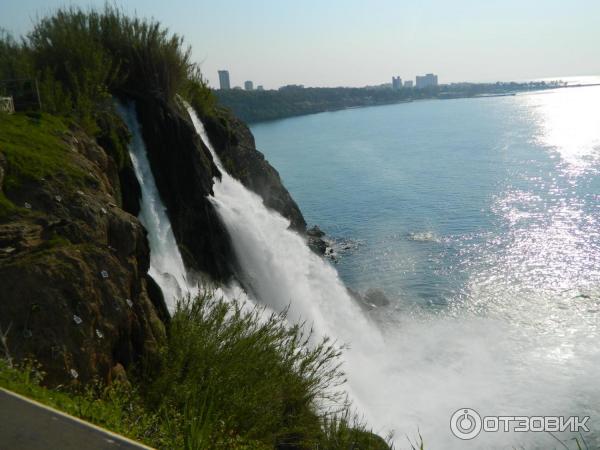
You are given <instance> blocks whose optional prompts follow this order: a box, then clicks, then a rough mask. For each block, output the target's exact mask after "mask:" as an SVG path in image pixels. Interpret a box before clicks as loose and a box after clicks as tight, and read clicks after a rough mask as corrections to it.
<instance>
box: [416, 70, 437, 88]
mask: <svg viewBox="0 0 600 450" xmlns="http://www.w3.org/2000/svg"><path fill="white" fill-rule="evenodd" d="M437 85H438V77H437V75H434V74H432V73H428V74H427V75H423V76H419V75H417V83H416V87H417V89H423V88H426V87H430V86H437Z"/></svg>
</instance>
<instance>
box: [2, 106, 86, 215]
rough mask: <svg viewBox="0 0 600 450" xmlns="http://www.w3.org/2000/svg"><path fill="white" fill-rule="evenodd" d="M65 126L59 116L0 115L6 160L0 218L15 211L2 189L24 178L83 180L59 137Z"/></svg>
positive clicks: (24, 180) (14, 185)
mask: <svg viewBox="0 0 600 450" xmlns="http://www.w3.org/2000/svg"><path fill="white" fill-rule="evenodd" d="M67 130H68V128H67V125H66V124H65V121H64V120H63V119H60V118H58V117H56V116H52V115H49V114H39V115H38V114H35V115H26V114H13V115H8V114H1V115H0V153H2V154H3V155H4V157H5V158H6V162H7V167H6V175H5V179H4V182H3V186H2V190H0V219H2V218H3V217H6V216H8V215H10V214H11V213H13V212H16V211H17V206H16V205H14V204H13V202H12V201H11V200H10V199H9V198H7V196H6V193H7V192H9V191H10V190H12V189H18V188H19V187H21V186H22V185H23V184H24V183H26V182H28V181H34V182H40V181H41V180H42V179H45V178H52V177H58V178H59V179H60V180H61V181H62V182H68V183H77V184H80V183H82V182H83V180H84V178H85V174H84V173H83V172H82V171H81V170H80V169H78V168H77V167H76V166H75V165H74V164H73V163H72V162H71V158H70V156H71V155H70V153H69V149H68V146H67V145H65V142H64V140H63V136H64V134H65V133H66V132H67ZM19 206H22V205H19Z"/></svg>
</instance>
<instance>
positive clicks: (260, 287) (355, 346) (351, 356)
mask: <svg viewBox="0 0 600 450" xmlns="http://www.w3.org/2000/svg"><path fill="white" fill-rule="evenodd" d="M187 109H188V112H189V114H190V117H191V118H192V122H193V124H194V126H195V128H196V131H197V132H198V134H199V136H200V137H201V139H202V141H203V142H204V144H205V145H206V146H207V147H208V149H209V150H210V152H211V154H212V156H213V159H214V161H215V163H216V165H217V166H218V167H219V170H220V171H221V173H222V177H221V180H218V179H215V180H214V181H215V184H214V186H213V190H214V197H211V198H210V201H211V202H212V203H213V205H214V206H215V208H216V210H217V213H218V214H219V216H220V218H221V220H222V221H223V223H224V225H225V226H226V228H227V230H228V231H229V234H230V236H231V239H232V244H233V248H234V252H235V255H236V258H237V260H238V263H239V265H240V267H241V274H240V278H241V280H240V281H241V282H242V284H243V285H244V287H245V288H246V289H247V290H248V291H249V292H248V294H249V295H250V296H251V297H252V298H255V299H257V301H259V302H260V303H262V304H264V305H267V306H268V307H269V308H271V309H273V310H276V311H282V310H284V309H285V308H288V307H289V313H288V318H289V319H290V320H292V321H294V322H300V321H307V323H308V324H309V325H312V327H313V330H314V332H315V334H316V337H323V336H329V337H331V338H333V339H336V340H337V342H338V343H340V344H349V345H350V348H349V349H348V350H346V351H345V352H344V358H345V360H344V369H345V371H346V372H347V373H348V374H349V383H350V384H349V391H350V395H351V397H352V399H353V401H354V403H355V405H356V406H357V407H358V408H359V409H361V410H362V411H365V413H368V411H369V408H368V407H367V405H366V404H365V400H366V399H368V397H369V396H370V395H371V393H372V392H371V391H372V386H371V385H372V384H373V383H376V382H377V381H376V380H377V377H376V373H377V371H378V370H380V369H381V366H380V365H378V364H374V363H373V362H374V361H373V358H374V356H375V355H377V354H381V352H382V350H383V349H384V341H383V337H382V335H381V333H380V332H379V330H378V328H377V327H375V326H374V325H373V324H372V323H371V322H370V321H369V320H368V319H367V318H366V317H365V315H364V314H363V312H362V310H361V309H360V307H359V306H358V305H357V304H356V302H355V301H354V300H353V299H352V298H351V297H350V295H349V294H348V292H347V290H346V287H345V286H344V284H343V282H342V281H341V280H340V278H339V275H338V273H337V271H336V270H335V269H334V268H333V267H332V266H331V265H330V264H329V263H328V262H326V261H324V260H323V259H322V258H321V257H319V256H318V255H316V254H315V253H314V252H312V251H311V250H310V249H309V248H308V246H307V245H306V242H305V241H304V239H303V238H302V237H301V236H300V235H298V234H297V233H295V232H293V231H291V230H290V229H289V225H290V222H289V221H288V220H287V219H285V218H283V217H282V216H281V215H280V214H278V213H277V212H275V211H272V210H269V209H268V208H267V207H266V206H265V205H264V203H263V200H262V198H261V197H259V196H258V195H257V194H255V193H253V192H251V191H249V190H248V189H246V188H245V187H244V186H243V185H242V184H241V183H240V182H239V181H238V180H236V179H235V178H233V177H232V176H231V175H229V174H228V173H227V171H226V170H225V168H224V167H223V165H222V164H221V162H220V160H219V157H218V155H217V154H216V152H215V150H214V148H213V146H212V144H211V142H210V139H209V138H208V136H207V134H206V131H205V129H204V125H203V124H202V122H201V121H200V119H199V118H198V116H197V115H196V113H195V111H194V110H193V109H192V108H191V107H190V106H189V105H187ZM368 416H369V414H367V418H369V417H368Z"/></svg>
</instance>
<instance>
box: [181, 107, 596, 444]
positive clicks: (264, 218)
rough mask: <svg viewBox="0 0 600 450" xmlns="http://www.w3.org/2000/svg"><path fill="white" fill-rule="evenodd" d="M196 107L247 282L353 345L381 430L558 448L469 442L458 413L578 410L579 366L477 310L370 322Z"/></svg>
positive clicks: (520, 436)
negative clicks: (222, 152)
mask: <svg viewBox="0 0 600 450" xmlns="http://www.w3.org/2000/svg"><path fill="white" fill-rule="evenodd" d="M188 111H189V113H190V116H191V118H192V120H193V122H194V126H195V127H196V130H197V132H198V134H199V135H200V137H201V138H202V140H203V142H204V143H205V144H206V146H207V147H208V148H209V150H210V151H211V153H212V155H213V158H214V160H215V162H216V164H217V165H218V166H219V168H220V169H221V172H222V179H221V180H220V181H219V180H215V185H214V188H213V189H214V198H211V201H212V202H213V204H214V205H215V208H216V210H217V211H218V214H219V216H220V217H221V219H222V220H223V222H224V224H225V226H226V227H227V229H228V231H229V233H230V235H231V237H232V241H233V246H234V250H235V253H236V256H237V258H238V261H239V263H240V266H241V270H242V275H241V276H242V277H243V283H244V284H245V286H247V287H249V290H250V291H251V295H253V296H254V297H255V298H256V299H258V301H260V302H261V303H263V304H266V305H268V306H269V307H271V308H273V309H275V310H281V309H283V308H286V307H288V305H289V308H290V318H291V320H296V321H298V320H306V321H308V322H309V323H311V324H312V325H313V326H314V329H315V330H316V332H317V333H318V334H319V335H328V336H330V337H332V338H334V339H337V340H338V341H339V342H343V343H346V344H349V346H350V348H349V349H348V350H347V351H345V352H344V358H345V361H344V369H345V370H346V372H347V374H348V381H349V384H348V387H349V393H350V395H351V398H352V400H353V401H354V403H355V406H356V407H357V410H358V411H360V412H362V413H364V415H365V419H367V421H368V423H369V424H370V425H371V426H373V427H374V430H375V431H377V432H383V433H385V432H386V431H388V430H391V429H395V431H397V432H398V435H397V440H396V444H398V447H399V448H406V447H408V446H407V445H406V439H405V436H406V435H408V436H410V437H411V438H412V440H413V441H415V440H416V439H415V437H417V435H418V430H419V429H420V430H421V431H422V433H423V436H424V439H425V445H426V447H427V448H444V449H464V448H470V449H479V448H490V449H492V448H493V449H503V448H516V447H519V448H521V447H524V448H532V449H533V448H554V447H555V446H556V441H554V438H553V437H552V436H549V435H547V434H543V433H514V432H513V433H509V434H507V433H482V435H480V436H479V437H478V438H477V439H476V440H473V441H462V440H460V439H457V438H456V437H454V436H453V435H452V434H451V432H450V417H451V415H452V413H454V412H455V411H456V410H458V409H459V408H465V407H475V408H477V409H478V410H479V412H480V413H481V414H482V415H485V414H490V415H493V414H518V415H539V414H540V411H542V412H544V413H546V414H556V415H560V414H565V412H569V413H574V414H576V413H577V411H579V410H580V409H579V405H581V404H586V403H585V402H586V399H585V398H582V397H581V396H574V395H573V394H572V392H573V391H572V389H570V383H571V382H572V381H571V378H570V376H568V375H567V373H565V372H563V371H560V370H558V369H557V367H556V365H555V364H554V363H553V360H552V358H550V359H546V358H543V357H540V354H539V349H538V348H537V347H536V345H535V342H534V343H530V340H529V339H527V337H526V336H525V335H526V333H527V331H526V330H522V329H520V328H519V327H516V328H515V327H513V326H510V325H508V324H506V323H504V322H503V321H502V320H501V319H500V318H494V317H484V316H480V315H478V314H477V313H476V312H471V311H470V310H469V308H466V309H465V310H464V311H462V312H461V313H460V314H458V313H457V314H456V315H449V316H439V317H438V316H435V315H433V316H430V315H422V314H419V313H418V312H417V311H413V312H411V311H405V314H392V313H390V312H389V311H387V312H386V311H381V313H380V314H379V316H380V315H382V314H383V315H384V317H377V325H376V324H375V323H374V322H371V321H370V319H367V318H366V317H365V315H364V314H363V312H362V311H361V310H360V308H359V307H358V306H357V305H356V304H355V302H354V300H353V299H352V298H351V297H350V296H349V295H348V292H347V290H346V288H345V287H344V285H343V283H342V282H341V280H340V279H339V276H338V274H337V272H336V270H335V269H334V268H333V267H331V266H330V265H329V264H328V263H327V262H325V261H324V260H322V259H321V258H319V257H318V256H317V255H315V254H314V253H313V252H311V251H310V250H309V249H308V247H307V246H306V244H305V242H304V241H303V239H302V238H301V237H300V236H299V235H297V234H296V233H294V232H292V231H290V230H289V228H288V227H289V222H288V221H287V220H286V219H284V218H283V217H281V216H280V215H279V214H278V213H276V212H274V211H271V210H269V209H267V208H266V207H265V206H264V204H263V202H262V200H261V198H260V197H259V196H257V195H256V194H254V193H252V192H250V191H248V190H247V189H246V188H245V187H244V186H243V185H242V184H241V183H240V182H238V181H237V180H235V179H234V178H232V177H231V176H230V175H229V174H227V172H226V171H225V170H224V168H223V166H222V165H221V163H220V161H219V158H218V156H217V154H216V152H215V151H214V149H213V147H212V145H211V143H210V140H209V139H208V136H207V134H206V132H205V130H204V126H203V124H202V123H201V121H200V120H199V119H198V117H197V116H196V114H195V112H194V111H193V110H192V109H191V108H188ZM516 349H518V351H517V350H516ZM525 355H526V356H525ZM524 357H525V358H526V359H525V360H523V358H524ZM594 363H595V361H594V360H593V359H592V360H590V361H588V362H587V366H589V367H588V368H587V369H586V370H583V371H582V372H581V375H580V376H578V377H577V382H578V383H582V384H583V385H586V386H592V385H593V384H592V383H593V381H592V379H591V378H590V377H589V376H587V375H585V374H590V373H594V370H592V369H591V367H594ZM516 383H518V385H516ZM550 386H551V388H550ZM587 391H590V389H588V390H587ZM549 392H550V393H551V395H549ZM587 403H589V401H587ZM588 406H589V405H588ZM584 410H587V411H589V410H591V409H590V408H589V407H586V408H585V409H584ZM561 438H562V439H568V438H569V437H568V436H565V435H563V436H561ZM417 447H418V446H417Z"/></svg>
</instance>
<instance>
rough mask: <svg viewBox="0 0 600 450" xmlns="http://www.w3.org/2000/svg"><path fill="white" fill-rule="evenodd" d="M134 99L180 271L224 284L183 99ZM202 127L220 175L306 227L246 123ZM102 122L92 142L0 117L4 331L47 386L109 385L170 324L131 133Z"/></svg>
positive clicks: (212, 170)
mask: <svg viewBox="0 0 600 450" xmlns="http://www.w3.org/2000/svg"><path fill="white" fill-rule="evenodd" d="M133 100H134V101H135V104H136V107H137V111H138V117H139V120H140V123H141V126H142V133H143V137H144V140H145V142H146V147H147V151H148V155H149V160H150V162H151V166H152V171H153V173H154V176H155V179H156V183H157V186H158V189H159V191H160V195H161V198H162V200H163V202H164V203H165V205H166V207H167V211H168V215H169V218H170V220H171V222H172V225H173V231H174V234H175V237H176V239H177V242H178V246H179V248H180V250H181V253H182V256H183V258H184V261H185V264H186V267H187V268H188V269H189V270H190V271H191V273H196V272H197V273H202V274H205V275H208V276H209V277H210V278H212V279H213V280H215V281H218V282H226V281H228V280H229V279H230V278H231V277H232V276H234V274H235V258H234V256H233V251H232V249H231V244H230V239H229V236H228V234H227V230H226V229H225V227H224V226H223V224H222V223H221V221H220V219H219V217H218V215H217V214H216V212H215V210H214V209H213V207H212V205H211V203H210V202H209V201H208V199H207V197H208V195H211V194H212V186H213V178H214V177H219V176H220V173H219V170H218V168H217V167H216V165H215V164H214V162H213V160H212V157H211V154H210V152H209V151H208V149H207V148H205V146H204V144H203V143H202V142H201V140H200V139H199V137H198V136H197V135H196V132H195V130H194V128H193V125H192V124H191V122H190V119H189V117H188V116H187V112H186V111H185V110H184V109H183V108H182V107H180V106H177V104H174V103H168V102H166V101H163V100H161V99H160V98H157V97H150V96H146V97H141V96H137V97H134V98H133ZM204 121H205V123H206V126H207V131H208V133H209V135H210V138H211V140H212V142H214V144H215V148H216V149H218V151H219V156H220V157H221V158H222V160H223V162H224V164H225V166H226V168H227V170H229V171H230V172H231V173H232V174H233V175H234V176H235V177H237V178H238V179H239V180H240V181H241V182H242V183H243V184H244V185H246V186H247V187H248V188H249V189H251V190H253V191H254V192H256V193H257V194H259V195H260V196H261V197H262V198H263V200H264V202H265V204H266V205H267V206H269V207H270V208H272V209H274V210H276V211H279V212H280V213H281V214H282V215H284V216H285V217H287V218H288V219H289V220H290V223H291V225H290V226H291V227H292V228H293V229H295V230H296V231H298V232H300V233H304V232H305V231H306V223H305V221H304V218H303V217H302V213H301V212H300V209H299V208H298V206H297V204H296V203H295V202H294V200H293V199H292V197H291V196H290V194H289V193H288V191H287V190H286V189H285V187H284V186H283V184H282V182H281V179H280V177H279V174H278V173H277V171H276V170H275V169H274V168H273V167H272V166H271V165H270V164H269V163H268V162H267V161H266V160H265V158H264V156H263V155H262V153H260V152H259V151H258V150H256V147H255V143H254V138H253V136H252V134H251V133H250V131H249V129H248V127H247V126H246V125H245V124H243V123H242V122H240V121H239V120H237V119H235V118H234V117H232V116H230V115H226V114H225V113H223V112H220V114H219V115H214V116H210V117H205V118H204ZM99 124H100V126H101V128H102V129H101V131H100V133H99V134H98V136H97V138H96V139H92V138H90V137H89V135H88V134H86V133H85V132H84V131H83V130H81V129H80V128H78V127H77V125H74V124H71V125H69V126H67V125H65V123H64V122H63V121H61V120H59V119H57V118H55V117H52V116H48V115H38V116H31V115H30V116H27V115H22V114H17V115H14V116H6V115H3V116H2V123H0V286H2V289H1V291H0V328H1V329H2V330H3V331H4V332H6V331H7V330H8V334H7V336H8V351H9V352H10V354H11V356H12V357H14V358H17V359H22V358H24V357H28V356H31V357H34V358H35V359H37V360H38V361H39V362H41V363H42V365H43V366H44V369H45V370H46V371H47V372H48V373H49V375H50V376H49V379H48V380H49V381H50V382H56V383H58V382H61V383H62V382H65V381H67V380H69V379H73V378H78V379H90V378H92V377H94V376H99V377H101V378H104V379H109V378H110V377H111V376H112V375H111V374H112V372H114V370H118V369H119V367H120V366H123V367H129V366H131V365H132V364H136V363H141V362H142V361H149V360H150V361H151V360H152V358H153V355H155V354H156V352H157V351H158V348H159V346H160V344H161V341H162V339H163V338H164V334H165V323H166V322H167V321H168V312H167V311H166V308H165V306H164V301H163V299H162V296H161V293H160V289H159V288H158V287H157V286H156V284H155V283H154V281H153V280H152V279H151V278H150V277H149V276H147V271H148V267H149V247H148V241H147V238H146V231H145V230H144V228H143V226H142V225H141V224H140V222H139V221H138V219H137V218H136V216H137V214H138V213H139V201H140V195H141V192H140V188H139V185H138V183H137V180H136V178H135V174H134V172H133V169H132V166H131V161H130V159H129V155H128V153H127V149H126V145H127V142H128V139H129V135H128V131H127V130H126V129H125V127H124V125H123V124H122V123H121V122H120V120H119V119H118V118H117V117H116V116H115V115H114V114H106V115H105V117H104V119H102V120H99Z"/></svg>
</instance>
